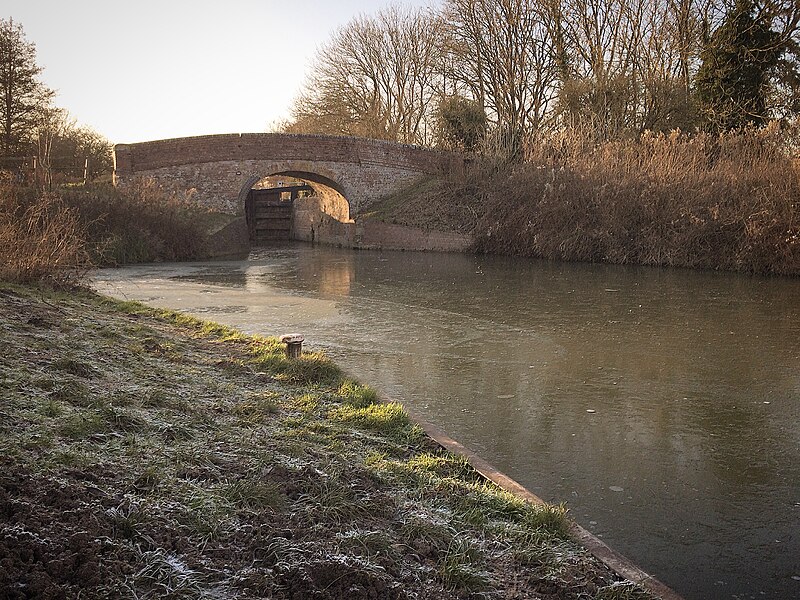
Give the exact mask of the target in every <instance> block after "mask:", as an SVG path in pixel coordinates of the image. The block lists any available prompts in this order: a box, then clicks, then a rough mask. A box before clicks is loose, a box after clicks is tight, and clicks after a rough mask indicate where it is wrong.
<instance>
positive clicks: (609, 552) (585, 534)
mask: <svg viewBox="0 0 800 600" xmlns="http://www.w3.org/2000/svg"><path fill="white" fill-rule="evenodd" d="M379 397H380V399H381V401H382V402H387V403H388V402H393V400H391V399H389V398H387V397H385V396H383V395H382V394H379ZM399 404H401V405H402V406H403V408H404V409H405V411H406V412H407V413H408V415H409V416H410V417H411V419H412V420H413V421H414V422H415V423H416V424H417V425H419V426H420V427H421V428H422V430H423V431H424V432H425V434H426V435H427V436H428V437H429V438H431V439H432V440H433V441H434V442H436V443H437V444H439V445H440V446H441V447H442V448H445V449H446V450H449V451H450V452H452V453H453V454H457V455H459V456H463V457H464V458H466V459H467V461H468V462H469V464H470V465H472V467H473V468H474V469H475V470H476V471H478V473H480V474H481V475H483V476H484V477H485V478H486V479H488V480H490V481H492V482H494V483H496V484H497V485H498V486H500V487H501V488H502V489H504V490H506V491H507V492H510V493H512V494H514V495H515V496H518V497H520V498H522V499H523V500H526V501H527V502H530V503H531V504H538V505H542V504H547V503H546V502H545V501H544V500H542V499H541V498H539V496H537V495H536V494H534V493H533V492H531V491H530V490H529V489H528V488H526V487H525V486H523V485H522V484H521V483H519V482H517V481H516V480H514V479H512V478H511V477H509V476H508V475H506V474H505V473H503V472H502V471H499V470H498V469H497V468H495V467H494V466H493V465H492V464H491V463H490V462H488V461H487V460H485V459H484V458H482V457H481V456H479V455H478V454H476V453H475V452H473V451H472V450H470V449H469V448H467V447H466V446H464V445H463V444H461V443H460V442H457V441H456V440H454V439H453V438H451V437H450V436H449V435H447V434H446V433H445V432H444V431H442V430H441V429H439V428H438V427H437V426H435V425H433V424H431V423H429V422H428V421H426V420H425V419H423V418H421V417H420V416H419V414H418V413H417V412H416V411H413V410H411V409H409V408H408V407H407V406H406V405H404V404H402V403H399ZM568 531H569V534H570V535H571V536H572V537H573V539H575V540H576V541H577V542H578V543H580V544H581V545H582V546H583V547H584V548H586V549H587V550H588V551H589V553H591V554H592V555H593V556H594V557H595V558H597V559H598V560H599V561H600V562H602V563H603V564H604V565H606V566H607V567H608V568H610V569H611V570H612V571H614V572H615V573H616V574H617V575H620V576H621V577H624V578H625V579H627V580H628V581H632V582H633V583H636V584H638V585H640V586H642V587H643V588H644V589H645V590H647V591H648V592H650V593H651V594H654V595H656V596H657V597H659V598H661V600H684V598H683V596H681V595H680V594H678V593H677V592H676V591H675V590H673V589H672V588H670V587H668V586H667V585H666V584H664V583H663V582H661V581H659V580H658V579H656V578H655V577H654V576H653V575H650V574H649V573H647V572H645V571H644V570H643V569H642V568H641V567H639V566H637V565H636V564H634V562H633V561H631V560H630V559H628V558H626V557H625V556H623V555H622V554H620V553H619V552H617V551H616V550H614V549H613V548H611V547H610V546H609V545H608V544H606V543H605V542H603V541H602V540H601V539H600V538H598V537H597V536H596V535H594V534H593V533H591V532H590V531H588V530H587V529H585V528H584V527H582V526H580V525H579V524H578V523H576V522H575V521H573V520H572V519H570V526H569V530H568Z"/></svg>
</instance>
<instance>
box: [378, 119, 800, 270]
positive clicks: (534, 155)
mask: <svg viewBox="0 0 800 600" xmlns="http://www.w3.org/2000/svg"><path fill="white" fill-rule="evenodd" d="M795 137H796V132H795ZM796 150H797V139H794V138H792V135H791V133H789V132H781V131H778V130H774V129H767V130H759V131H745V132H740V133H735V134H728V135H723V136H711V135H706V134H695V135H692V136H688V135H684V134H680V133H673V134H670V135H655V134H645V135H643V136H642V137H641V138H640V139H636V140H624V141H613V142H602V143H595V142H593V141H591V140H588V139H585V138H582V137H580V136H579V135H574V134H565V135H563V136H562V137H559V138H557V139H542V140H539V141H536V142H531V143H530V144H529V145H528V146H527V148H526V159H525V161H523V162H520V163H508V162H503V161H501V160H491V159H487V158H483V159H476V161H475V162H474V163H472V164H471V165H470V166H469V167H468V168H467V169H466V170H464V171H463V172H461V173H455V174H453V175H452V176H451V177H450V178H449V179H448V180H447V181H441V182H439V183H438V184H436V183H432V182H430V181H427V182H424V183H423V184H422V185H421V186H420V188H419V189H415V190H407V191H406V192H405V193H404V194H400V195H397V196H396V197H393V198H390V199H388V200H387V202H385V203H384V204H383V205H381V206H378V207H376V213H377V215H378V216H379V217H380V218H383V219H385V220H387V221H390V222H395V223H399V224H404V225H410V226H415V227H431V228H434V229H442V230H451V231H458V232H461V233H471V234H472V235H473V236H474V238H475V247H474V249H475V251H477V252H485V253H498V254H510V255H518V256H533V257H540V258H545V259H552V260H566V261H586V262H609V263H617V264H642V265H664V266H676V267H692V268H702V269H721V270H731V271H745V272H755V273H776V274H791V275H797V274H800V161H798V159H793V158H791V156H792V153H794V152H796Z"/></svg>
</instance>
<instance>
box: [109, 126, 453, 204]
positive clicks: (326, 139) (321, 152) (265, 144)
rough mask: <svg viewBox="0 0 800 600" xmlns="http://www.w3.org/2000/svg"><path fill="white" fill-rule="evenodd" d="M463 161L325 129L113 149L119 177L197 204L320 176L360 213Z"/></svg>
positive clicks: (231, 200) (223, 200)
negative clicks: (189, 193) (188, 193)
mask: <svg viewBox="0 0 800 600" xmlns="http://www.w3.org/2000/svg"><path fill="white" fill-rule="evenodd" d="M462 165H463V157H462V156H460V155H458V154H454V153H449V152H440V151H436V150H431V149H427V148H421V147H419V146H410V145H404V144H397V143H394V142H386V141H381V140H370V139H365V138H354V137H342V136H326V135H301V134H281V133H243V134H223V135H207V136H198V137H188V138H175V139H167V140H156V141H151V142H142V143H138V144H117V145H116V146H115V147H114V181H115V183H125V182H127V181H130V180H132V179H134V178H137V177H149V178H154V179H156V180H157V181H158V182H159V183H161V184H162V185H164V186H166V187H169V188H172V189H181V188H182V189H193V190H195V197H196V198H197V199H198V201H199V202H201V203H203V204H205V205H207V206H209V207H213V208H217V209H221V210H226V211H229V212H241V211H242V210H243V206H239V204H241V198H242V190H243V187H244V186H245V185H246V182H247V181H251V180H252V178H253V177H254V176H256V177H267V176H270V175H276V174H290V173H293V174H300V176H302V173H306V174H308V175H310V176H313V175H317V176H319V178H320V179H321V180H322V179H324V180H327V181H329V182H332V183H333V184H335V185H333V187H334V188H335V189H337V190H339V191H340V192H342V194H343V195H344V196H345V197H346V198H347V200H348V202H349V203H350V206H351V212H353V214H356V213H358V212H359V211H361V210H364V209H365V208H366V207H368V206H369V205H370V204H372V202H373V201H375V200H377V199H379V198H382V197H384V196H386V195H388V194H390V193H392V192H393V191H396V190H397V189H399V188H400V187H403V186H405V185H408V184H410V183H412V182H413V181H414V180H415V179H420V178H422V177H424V176H437V175H438V176H443V175H445V174H447V173H448V172H450V171H452V170H454V169H456V168H460V167H461V166H462ZM312 180H313V177H312Z"/></svg>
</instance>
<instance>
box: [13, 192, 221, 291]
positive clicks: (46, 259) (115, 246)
mask: <svg viewBox="0 0 800 600" xmlns="http://www.w3.org/2000/svg"><path fill="white" fill-rule="evenodd" d="M211 220H213V215H212V214H211V213H209V212H208V211H207V210H203V209H200V208H199V207H198V206H196V205H195V204H194V203H192V201H191V198H190V197H186V196H177V195H174V194H168V193H166V192H164V191H162V190H161V189H160V188H158V187H157V186H156V185H155V184H154V183H152V182H143V183H140V184H137V185H133V186H129V187H127V188H126V189H125V190H124V191H119V190H117V189H115V188H113V187H111V186H81V187H74V188H65V189H62V190H60V191H59V192H58V193H39V192H37V191H36V190H33V189H30V188H19V187H17V186H15V185H13V184H11V183H9V182H8V181H6V182H5V183H3V184H2V185H0V279H3V280H6V281H12V282H18V283H31V282H36V281H49V282H51V283H55V284H57V285H73V284H76V283H78V282H79V281H80V280H81V279H82V277H83V275H84V274H85V273H86V271H87V270H88V268H90V267H91V266H93V265H117V264H129V263H138V262H153V261H160V260H188V259H192V258H203V257H205V256H206V255H207V243H208V228H209V223H210V221H211Z"/></svg>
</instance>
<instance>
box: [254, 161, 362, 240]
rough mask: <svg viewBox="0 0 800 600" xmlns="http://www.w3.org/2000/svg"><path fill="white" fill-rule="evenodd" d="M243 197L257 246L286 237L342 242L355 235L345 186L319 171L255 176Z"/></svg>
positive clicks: (288, 238)
mask: <svg viewBox="0 0 800 600" xmlns="http://www.w3.org/2000/svg"><path fill="white" fill-rule="evenodd" d="M240 199H241V200H243V202H242V204H244V213H245V215H246V221H247V227H248V232H249V236H250V242H251V244H253V245H263V244H267V243H271V242H276V241H284V240H303V241H310V242H315V241H321V242H329V243H339V244H342V243H345V242H346V241H347V240H348V239H350V238H352V227H353V226H354V222H353V221H352V219H350V203H349V202H348V200H347V198H346V197H345V195H344V190H343V188H342V186H341V185H339V184H338V183H336V182H335V181H333V180H331V179H329V178H327V177H325V176H322V175H319V174H317V173H309V172H304V171H280V172H275V173H270V174H269V175H267V176H264V177H259V176H255V175H254V176H252V177H250V178H249V179H248V180H247V182H246V183H245V185H244V186H243V188H242V191H241V193H240ZM240 206H241V204H240Z"/></svg>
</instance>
